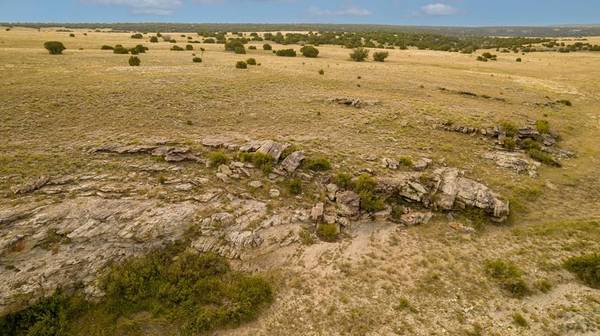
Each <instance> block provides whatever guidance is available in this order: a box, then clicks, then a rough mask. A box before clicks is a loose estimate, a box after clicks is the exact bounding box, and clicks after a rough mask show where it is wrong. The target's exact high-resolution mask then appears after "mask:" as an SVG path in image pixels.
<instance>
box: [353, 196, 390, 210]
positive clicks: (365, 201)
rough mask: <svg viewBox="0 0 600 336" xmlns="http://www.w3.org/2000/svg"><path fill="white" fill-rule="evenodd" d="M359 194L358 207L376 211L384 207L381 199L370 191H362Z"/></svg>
mask: <svg viewBox="0 0 600 336" xmlns="http://www.w3.org/2000/svg"><path fill="white" fill-rule="evenodd" d="M358 195H359V196H360V208H361V210H363V211H365V212H377V211H381V210H383V209H385V204H384V202H383V199H381V198H380V197H378V196H376V195H374V194H373V193H372V192H370V191H362V192H360V193H359V194H358Z"/></svg>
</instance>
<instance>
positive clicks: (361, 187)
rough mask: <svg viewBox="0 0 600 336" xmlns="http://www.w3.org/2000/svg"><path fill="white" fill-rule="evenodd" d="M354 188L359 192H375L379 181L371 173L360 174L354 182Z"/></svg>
mask: <svg viewBox="0 0 600 336" xmlns="http://www.w3.org/2000/svg"><path fill="white" fill-rule="evenodd" d="M352 185H353V187H352V190H354V191H355V192H357V193H362V192H369V193H370V192H373V191H374V190H375V188H376V187H377V182H376V181H375V179H374V178H373V177H372V176H371V175H369V174H362V175H360V176H359V177H358V178H357V179H356V181H355V182H354V183H352Z"/></svg>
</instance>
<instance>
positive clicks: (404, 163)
mask: <svg viewBox="0 0 600 336" xmlns="http://www.w3.org/2000/svg"><path fill="white" fill-rule="evenodd" d="M398 163H400V165H402V166H404V167H412V165H413V162H412V159H411V158H410V157H408V156H402V157H400V158H399V159H398Z"/></svg>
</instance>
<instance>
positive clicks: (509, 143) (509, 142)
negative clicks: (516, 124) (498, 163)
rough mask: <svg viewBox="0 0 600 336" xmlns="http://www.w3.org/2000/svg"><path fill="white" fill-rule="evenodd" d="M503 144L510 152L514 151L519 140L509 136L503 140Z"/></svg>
mask: <svg viewBox="0 0 600 336" xmlns="http://www.w3.org/2000/svg"><path fill="white" fill-rule="evenodd" d="M502 146H503V147H504V148H505V149H506V150H508V151H509V152H512V151H514V150H515V149H516V148H517V142H516V141H515V138H508V137H507V138H505V139H504V141H502Z"/></svg>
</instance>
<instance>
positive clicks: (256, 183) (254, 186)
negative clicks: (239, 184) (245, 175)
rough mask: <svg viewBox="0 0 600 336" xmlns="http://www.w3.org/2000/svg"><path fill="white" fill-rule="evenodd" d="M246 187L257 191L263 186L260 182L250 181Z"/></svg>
mask: <svg viewBox="0 0 600 336" xmlns="http://www.w3.org/2000/svg"><path fill="white" fill-rule="evenodd" d="M248 185H249V186H251V187H252V188H254V189H258V188H261V187H262V186H263V184H262V182H260V181H252V182H250V183H248Z"/></svg>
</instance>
